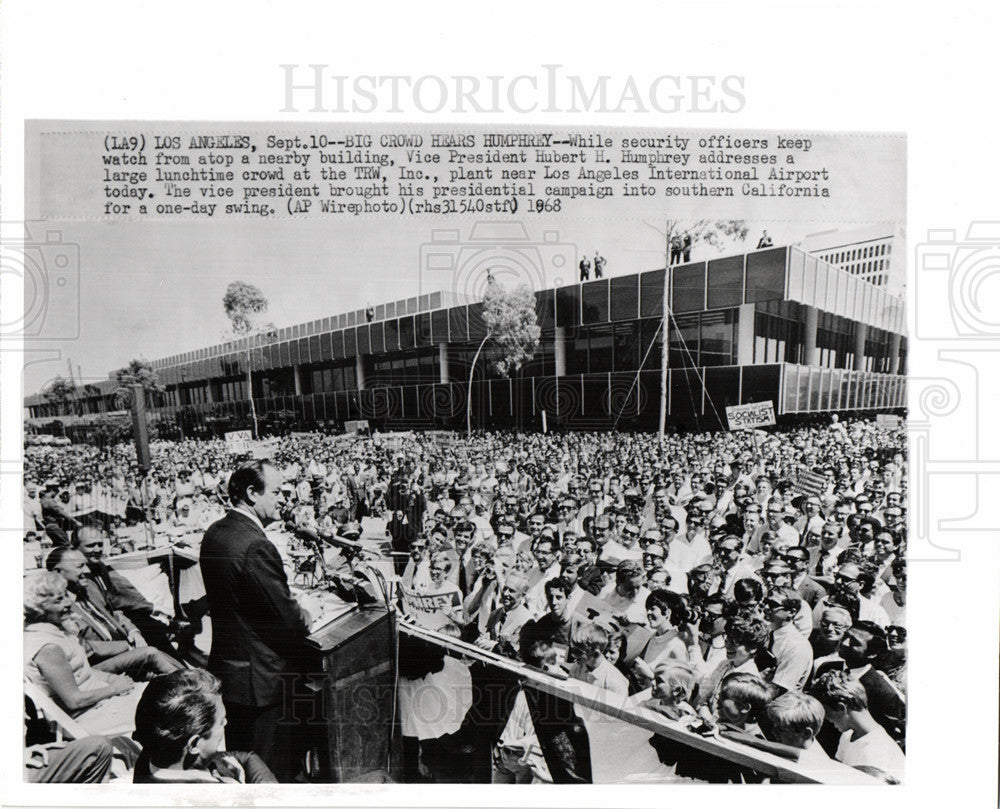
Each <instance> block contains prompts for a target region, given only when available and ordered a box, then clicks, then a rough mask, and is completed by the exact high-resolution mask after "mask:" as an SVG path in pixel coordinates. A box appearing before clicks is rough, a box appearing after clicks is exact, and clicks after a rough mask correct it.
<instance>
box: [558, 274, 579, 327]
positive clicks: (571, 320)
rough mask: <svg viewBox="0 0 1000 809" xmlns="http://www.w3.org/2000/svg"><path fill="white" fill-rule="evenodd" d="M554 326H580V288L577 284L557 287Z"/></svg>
mask: <svg viewBox="0 0 1000 809" xmlns="http://www.w3.org/2000/svg"><path fill="white" fill-rule="evenodd" d="M556 325H557V326H564V327H570V326H579V325H580V287H579V285H577V284H570V285H569V286H565V287H559V288H558V289H557V290H556Z"/></svg>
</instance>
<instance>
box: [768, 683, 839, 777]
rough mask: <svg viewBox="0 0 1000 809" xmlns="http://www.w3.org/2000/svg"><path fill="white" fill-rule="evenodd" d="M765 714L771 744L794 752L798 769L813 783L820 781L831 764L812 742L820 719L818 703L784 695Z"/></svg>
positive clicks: (822, 713) (822, 751) (821, 724)
mask: <svg viewBox="0 0 1000 809" xmlns="http://www.w3.org/2000/svg"><path fill="white" fill-rule="evenodd" d="M766 714H767V721H768V726H769V727H770V728H771V732H772V735H773V736H774V741H776V742H781V744H787V745H788V746H789V747H795V748H798V750H799V751H800V752H799V758H798V762H799V766H800V767H802V768H803V769H804V770H805V771H806V772H807V773H809V774H811V775H814V776H815V777H816V778H817V779H822V778H823V775H824V774H825V773H826V772H828V771H829V770H830V768H831V766H832V762H831V759H830V757H829V756H828V755H827V754H826V752H825V751H824V750H823V748H822V747H821V746H820V745H819V744H818V743H817V742H816V734H817V733H819V729H820V728H821V727H822V726H823V719H824V712H823V706H822V705H821V704H820V702H819V700H817V699H816V698H814V697H810V696H807V695H805V694H796V693H795V692H793V691H787V692H785V693H784V694H782V695H781V696H780V697H777V698H775V699H773V700H771V701H770V702H769V703H768V704H767V709H766Z"/></svg>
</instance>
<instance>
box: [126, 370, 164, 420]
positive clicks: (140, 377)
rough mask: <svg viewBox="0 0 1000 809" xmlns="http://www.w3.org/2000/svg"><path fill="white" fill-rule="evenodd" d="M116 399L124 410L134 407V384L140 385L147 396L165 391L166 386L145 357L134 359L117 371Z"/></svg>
mask: <svg viewBox="0 0 1000 809" xmlns="http://www.w3.org/2000/svg"><path fill="white" fill-rule="evenodd" d="M115 381H116V382H117V383H118V387H117V388H115V393H114V396H115V401H116V402H117V403H118V406H119V407H121V408H122V409H123V410H128V409H129V408H130V407H132V386H133V385H139V386H140V387H141V388H142V389H143V391H144V392H145V393H146V394H147V396H155V395H156V394H159V393H163V392H164V390H165V388H164V387H163V385H162V384H160V378H159V377H158V376H157V374H156V370H155V369H154V368H153V366H152V365H150V364H149V363H148V362H147V361H146V360H144V359H134V360H132V361H131V362H129V364H128V366H127V367H126V368H120V369H119V370H117V371H115Z"/></svg>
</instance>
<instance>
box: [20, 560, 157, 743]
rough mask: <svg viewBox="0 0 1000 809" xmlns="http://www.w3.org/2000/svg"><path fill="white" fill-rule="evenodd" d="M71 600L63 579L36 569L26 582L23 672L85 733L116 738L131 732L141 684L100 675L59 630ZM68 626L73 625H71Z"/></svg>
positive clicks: (80, 648)
mask: <svg viewBox="0 0 1000 809" xmlns="http://www.w3.org/2000/svg"><path fill="white" fill-rule="evenodd" d="M72 607H73V600H72V597H71V596H70V595H69V593H68V592H67V590H66V579H64V578H63V577H62V576H61V575H59V574H58V573H54V572H52V571H38V572H37V573H34V574H33V575H31V576H29V577H27V578H26V579H25V582H24V634H23V639H24V673H25V676H26V677H27V678H28V679H29V680H31V682H33V683H34V684H35V685H37V686H39V687H40V688H42V689H43V690H44V691H45V692H46V693H47V694H49V696H51V697H52V698H53V699H55V701H56V702H57V703H59V704H60V705H61V706H62V707H63V708H64V709H65V710H66V712H67V713H69V714H70V715H71V716H72V717H73V718H74V719H76V721H77V722H79V724H80V725H81V726H82V727H83V728H84V729H85V730H87V731H88V732H90V733H92V734H95V735H104V736H108V735H114V734H116V733H126V732H128V731H130V730H131V729H132V721H133V717H134V716H135V707H136V703H137V702H138V700H139V696H140V694H141V693H142V688H143V687H144V685H145V684H141V685H137V684H136V683H135V681H134V680H132V679H130V678H129V677H126V676H124V675H122V674H113V673H110V672H103V671H98V670H96V669H94V668H92V667H91V666H90V664H89V663H88V662H87V653H86V652H85V651H84V648H83V646H82V645H81V643H80V641H79V640H78V639H77V637H76V631H75V627H73V628H72V630H71V631H67V630H66V629H65V628H63V624H64V623H65V622H66V621H67V619H68V618H69V616H70V613H71V612H72ZM71 626H72V625H71Z"/></svg>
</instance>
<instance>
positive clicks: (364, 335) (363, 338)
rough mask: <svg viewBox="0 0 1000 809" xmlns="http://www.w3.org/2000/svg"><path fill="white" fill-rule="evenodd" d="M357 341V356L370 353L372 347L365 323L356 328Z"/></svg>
mask: <svg viewBox="0 0 1000 809" xmlns="http://www.w3.org/2000/svg"><path fill="white" fill-rule="evenodd" d="M357 340H358V353H359V354H362V355H363V354H371V353H372V345H371V340H370V339H369V330H368V324H367V323H363V324H362V325H360V326H358V331H357Z"/></svg>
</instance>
